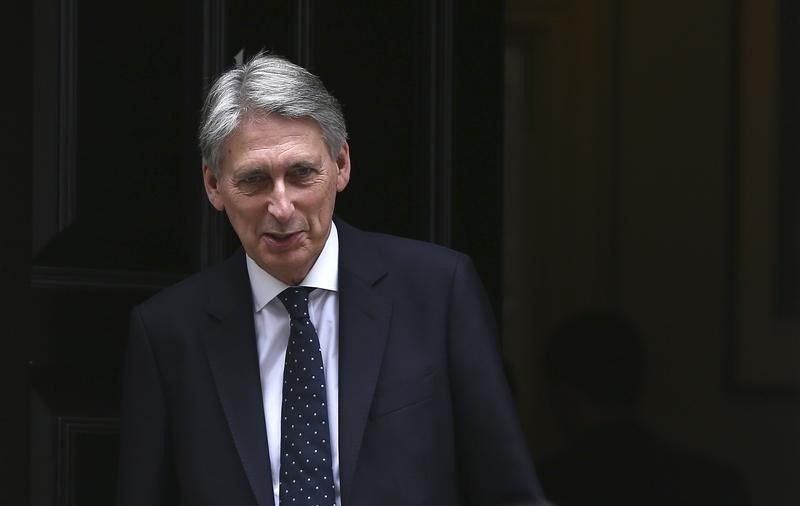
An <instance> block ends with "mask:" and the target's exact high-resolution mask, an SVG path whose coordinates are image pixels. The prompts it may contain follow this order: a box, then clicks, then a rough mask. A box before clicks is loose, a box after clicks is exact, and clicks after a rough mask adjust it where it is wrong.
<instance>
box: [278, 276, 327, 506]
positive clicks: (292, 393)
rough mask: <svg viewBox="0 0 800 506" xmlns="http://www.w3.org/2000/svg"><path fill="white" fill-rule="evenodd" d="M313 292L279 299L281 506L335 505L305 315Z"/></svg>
mask: <svg viewBox="0 0 800 506" xmlns="http://www.w3.org/2000/svg"><path fill="white" fill-rule="evenodd" d="M312 290H313V288H307V287H302V286H299V287H290V288H287V289H286V290H284V291H283V292H281V293H280V294H279V295H278V298H279V299H280V301H281V302H283V305H284V306H285V307H286V310H287V311H288V312H289V319H290V323H289V325H290V330H289V344H288V345H287V347H286V363H285V364H284V370H283V406H282V408H281V467H280V473H281V477H280V506H288V505H298V506H299V505H303V506H306V505H310V506H334V505H335V504H336V499H335V497H336V495H335V488H334V487H335V485H334V483H333V471H332V467H331V445H330V430H329V429H328V407H327V403H326V402H325V399H326V397H325V369H324V367H323V364H322V351H321V349H320V345H319V338H318V337H317V331H316V330H315V329H314V325H313V324H312V323H311V320H310V318H309V314H308V295H309V293H311V291H312Z"/></svg>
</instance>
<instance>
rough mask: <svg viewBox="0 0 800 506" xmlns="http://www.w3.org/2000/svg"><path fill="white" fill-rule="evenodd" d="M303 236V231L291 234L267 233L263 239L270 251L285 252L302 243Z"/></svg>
mask: <svg viewBox="0 0 800 506" xmlns="http://www.w3.org/2000/svg"><path fill="white" fill-rule="evenodd" d="M302 234H303V233H302V231H300V232H289V233H282V232H265V233H264V235H263V238H264V241H265V242H266V243H267V246H268V247H269V249H271V250H273V251H285V250H289V249H292V248H294V247H295V245H296V244H297V243H298V242H299V241H300V237H301V236H302Z"/></svg>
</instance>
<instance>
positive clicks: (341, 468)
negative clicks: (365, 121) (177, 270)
mask: <svg viewBox="0 0 800 506" xmlns="http://www.w3.org/2000/svg"><path fill="white" fill-rule="evenodd" d="M346 136H347V134H346V130H345V124H344V119H343V116H342V113H341V110H340V107H339V105H338V103H337V102H336V100H335V99H334V98H333V97H332V96H331V95H330V94H329V93H328V92H327V90H326V89H325V88H324V86H323V85H322V83H321V82H320V81H319V79H318V78H317V77H316V76H314V75H312V74H310V73H309V72H307V71H306V70H305V69H302V68H300V67H298V66H296V65H293V64H291V63H289V62H288V61H286V60H284V59H281V58H279V57H276V56H271V55H263V54H259V55H257V56H256V57H255V58H253V59H252V60H251V61H249V62H247V63H246V64H245V65H243V66H242V67H240V68H237V69H234V70H231V71H229V72H227V73H225V74H224V75H223V76H221V77H220V78H219V79H218V80H217V81H216V83H215V84H214V86H213V87H212V89H211V90H210V92H209V96H208V98H207V100H206V103H205V106H204V110H203V115H202V123H201V128H200V135H199V137H200V148H201V151H202V154H203V161H204V166H203V180H204V182H205V188H206V192H207V194H208V198H209V201H210V202H211V204H212V205H213V206H214V207H215V208H216V209H218V210H220V211H225V213H226V214H227V215H228V218H229V219H230V221H231V224H232V225H233V228H234V230H235V231H236V234H237V235H238V237H239V239H240V240H241V243H242V246H243V251H240V252H238V253H236V254H235V255H234V256H233V257H232V258H230V259H228V260H227V261H226V262H224V263H222V264H221V265H219V266H217V267H214V268H212V269H209V270H208V271H206V272H204V273H202V274H199V275H196V276H193V277H191V278H189V279H187V280H185V281H183V282H182V283H180V284H178V285H176V286H174V287H172V288H169V289H167V290H165V291H163V292H162V293H160V294H158V295H156V296H155V297H153V298H152V299H151V300H149V301H147V302H145V303H144V304H142V305H141V306H139V307H137V308H136V309H134V310H133V313H132V324H131V337H130V342H129V345H128V352H127V358H126V369H125V383H124V406H123V423H122V448H121V452H122V454H121V479H120V488H119V504H121V505H136V506H149V505H162V504H163V505H177V504H191V505H226V506H227V505H237V506H238V505H258V506H267V505H273V504H274V505H278V504H280V505H281V506H283V505H285V504H302V505H305V504H327V505H334V504H335V505H339V506H341V505H344V506H359V505H364V506H383V505H392V504H397V505H433V506H445V505H456V504H475V505H494V504H536V501H537V500H538V499H539V497H540V492H539V485H538V483H537V480H536V477H535V474H534V471H533V467H532V464H531V461H530V459H529V456H528V454H527V452H526V450H525V443H524V441H523V437H522V434H521V431H520V429H519V426H518V423H517V420H516V418H515V414H514V409H513V406H512V401H511V398H510V395H509V392H508V389H507V387H506V384H505V379H504V375H503V371H502V367H501V363H500V359H499V356H498V352H497V349H496V343H495V330H494V321H493V317H492V314H491V311H490V308H489V306H488V304H487V300H486V297H485V295H484V293H483V289H482V287H481V285H480V282H479V280H478V278H477V276H476V273H475V271H474V269H473V267H472V265H471V263H470V261H469V260H468V258H467V257H466V256H464V255H461V254H459V253H455V252H452V251H450V250H447V249H444V248H441V247H438V246H434V245H430V244H425V243H420V242H416V241H411V240H405V239H399V238H395V237H390V236H385V235H379V234H371V233H365V232H362V231H359V230H356V229H354V228H353V227H351V226H349V225H347V224H346V223H345V222H343V221H341V220H339V219H338V218H334V217H333V211H334V203H335V200H336V194H337V193H338V192H340V191H342V190H344V189H345V187H346V186H347V184H348V181H349V180H350V156H349V147H348V144H347V141H346Z"/></svg>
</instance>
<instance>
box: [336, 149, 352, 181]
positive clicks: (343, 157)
mask: <svg viewBox="0 0 800 506" xmlns="http://www.w3.org/2000/svg"><path fill="white" fill-rule="evenodd" d="M336 166H337V167H338V171H337V173H336V191H337V192H340V191H342V190H344V189H345V188H346V187H347V183H349V182H350V146H349V145H348V144H347V142H346V141H345V143H344V144H342V149H341V151H339V156H337V157H336Z"/></svg>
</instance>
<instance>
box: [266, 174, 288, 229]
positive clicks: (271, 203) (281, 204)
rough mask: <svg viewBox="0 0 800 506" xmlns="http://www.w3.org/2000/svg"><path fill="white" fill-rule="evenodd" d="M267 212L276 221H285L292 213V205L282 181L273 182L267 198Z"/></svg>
mask: <svg viewBox="0 0 800 506" xmlns="http://www.w3.org/2000/svg"><path fill="white" fill-rule="evenodd" d="M267 212H268V213H269V214H271V215H272V216H274V217H275V219H277V220H278V221H286V220H288V219H289V218H291V216H292V212H294V205H293V204H292V199H291V198H290V195H289V192H288V191H287V189H286V185H285V184H284V182H283V180H282V179H281V180H278V181H275V183H274V185H273V188H272V191H271V192H270V193H269V196H268V197H267Z"/></svg>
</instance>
